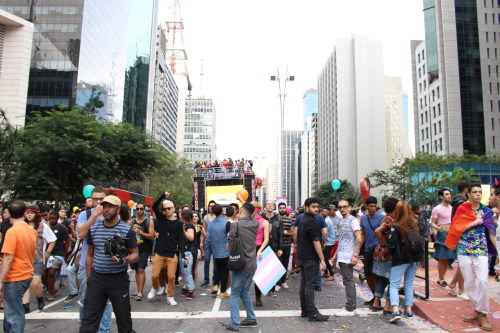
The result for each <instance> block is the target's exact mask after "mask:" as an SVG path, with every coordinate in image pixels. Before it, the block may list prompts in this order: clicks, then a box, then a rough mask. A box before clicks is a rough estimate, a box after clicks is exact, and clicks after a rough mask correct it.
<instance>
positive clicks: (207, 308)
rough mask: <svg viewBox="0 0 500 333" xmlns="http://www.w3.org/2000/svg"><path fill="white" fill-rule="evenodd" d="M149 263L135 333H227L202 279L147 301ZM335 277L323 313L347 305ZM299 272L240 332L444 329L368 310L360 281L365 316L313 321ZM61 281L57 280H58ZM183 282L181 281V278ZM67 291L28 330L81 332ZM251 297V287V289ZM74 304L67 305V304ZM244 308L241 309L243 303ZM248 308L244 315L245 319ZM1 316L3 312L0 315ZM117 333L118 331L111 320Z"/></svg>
mask: <svg viewBox="0 0 500 333" xmlns="http://www.w3.org/2000/svg"><path fill="white" fill-rule="evenodd" d="M198 269H199V272H203V266H202V263H199V267H198ZM150 273H151V266H149V267H148V268H147V270H146V274H147V279H146V287H145V293H144V294H145V295H144V296H145V297H144V300H143V301H136V300H135V299H131V304H132V318H133V322H134V329H135V331H136V332H147V333H157V332H158V333H159V332H162V333H163V332H175V333H176V332H195V333H201V332H225V330H224V328H223V327H222V325H221V323H228V322H230V320H229V299H223V300H220V299H217V298H215V297H214V295H211V294H210V288H200V281H201V279H200V278H199V279H198V282H197V284H196V287H197V288H196V290H195V295H196V298H195V299H193V300H189V301H188V300H186V299H185V298H184V297H181V296H179V293H180V287H176V289H175V299H176V300H177V302H178V305H177V306H170V305H168V304H167V300H166V296H156V297H155V298H154V299H152V300H148V299H147V296H146V295H147V292H148V291H149V290H150V288H151V279H150V278H149V277H150ZM129 276H130V281H131V284H130V286H131V288H130V291H131V293H133V292H135V291H136V285H135V274H134V272H133V271H131V272H129ZM336 278H337V280H336V281H331V282H323V283H324V284H323V286H322V291H317V292H316V293H315V295H316V305H317V306H318V308H319V309H320V312H322V313H323V314H328V315H333V313H335V312H337V311H339V310H341V309H342V308H343V307H344V303H345V290H344V287H343V286H342V284H341V282H340V280H341V277H339V276H337V277H336ZM299 281H300V275H292V276H290V278H289V280H288V285H289V286H290V288H289V289H288V290H284V289H282V290H281V291H279V292H278V297H276V298H271V297H269V296H263V303H264V305H263V306H262V307H259V308H256V315H257V321H258V327H256V328H243V329H240V332H248V333H254V332H255V333H257V332H258V333H267V332H284V333H290V332H316V333H321V332H359V333H360V332H382V331H384V332H420V333H421V332H430V331H432V332H445V331H443V330H441V329H439V328H437V327H436V326H434V325H431V324H429V323H427V322H425V321H423V320H422V319H420V318H418V317H416V318H413V319H403V320H402V321H400V322H399V323H398V324H390V323H389V317H387V316H383V315H382V314H379V313H372V312H370V311H369V310H368V309H367V307H366V306H364V305H363V302H364V301H365V300H367V298H369V297H370V296H371V295H370V294H369V292H368V290H367V289H366V283H365V284H364V285H359V281H358V285H357V291H358V302H357V303H358V309H361V310H363V314H362V315H358V316H355V317H348V318H345V317H334V316H330V319H329V321H327V322H324V323H309V322H308V321H307V319H304V318H300V302H299V291H298V286H299ZM56 283H59V282H56ZM181 284H182V281H181ZM67 294H68V289H67V288H66V289H62V290H60V291H59V293H58V294H57V295H56V299H55V300H54V301H53V302H50V303H47V305H46V307H45V309H44V310H43V311H38V310H36V311H33V312H32V313H30V314H28V315H27V316H26V318H27V324H26V330H25V331H26V332H36V333H42V332H78V300H77V298H75V299H73V300H72V301H71V302H69V303H65V302H64V301H63V300H64V298H65V297H66V296H67ZM252 295H253V290H252ZM68 306H71V307H69V308H65V307H68ZM31 309H36V304H35V299H34V297H32V302H31ZM240 309H242V311H243V307H242V306H241V304H240ZM244 318H245V317H244V311H243V312H242V319H244ZM0 319H3V313H1V314H0ZM112 331H113V332H117V328H116V324H115V321H114V319H113V329H112Z"/></svg>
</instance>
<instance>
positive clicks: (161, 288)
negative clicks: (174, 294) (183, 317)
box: [156, 286, 167, 296]
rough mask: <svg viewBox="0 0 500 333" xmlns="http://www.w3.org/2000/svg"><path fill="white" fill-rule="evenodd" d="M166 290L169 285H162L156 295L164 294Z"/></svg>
mask: <svg viewBox="0 0 500 333" xmlns="http://www.w3.org/2000/svg"><path fill="white" fill-rule="evenodd" d="M166 291H167V287H165V286H160V289H158V292H157V293H156V295H158V296H161V295H164V294H165V292H166Z"/></svg>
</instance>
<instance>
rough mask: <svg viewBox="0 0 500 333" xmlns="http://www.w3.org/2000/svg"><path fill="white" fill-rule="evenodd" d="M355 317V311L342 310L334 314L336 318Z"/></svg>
mask: <svg viewBox="0 0 500 333" xmlns="http://www.w3.org/2000/svg"><path fill="white" fill-rule="evenodd" d="M355 315H356V310H353V311H347V310H346V309H343V310H342V311H340V312H337V313H335V316H336V317H354V316H355Z"/></svg>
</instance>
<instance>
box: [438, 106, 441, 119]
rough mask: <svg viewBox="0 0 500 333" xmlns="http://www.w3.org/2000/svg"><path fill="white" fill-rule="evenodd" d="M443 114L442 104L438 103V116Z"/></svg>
mask: <svg viewBox="0 0 500 333" xmlns="http://www.w3.org/2000/svg"><path fill="white" fill-rule="evenodd" d="M440 115H441V104H438V116H440Z"/></svg>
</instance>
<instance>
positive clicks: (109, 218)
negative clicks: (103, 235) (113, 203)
mask: <svg viewBox="0 0 500 333" xmlns="http://www.w3.org/2000/svg"><path fill="white" fill-rule="evenodd" d="M116 215H118V213H116V214H114V215H112V216H110V217H104V219H105V220H106V221H108V222H110V221H113V220H114V219H115V217H116Z"/></svg>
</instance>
